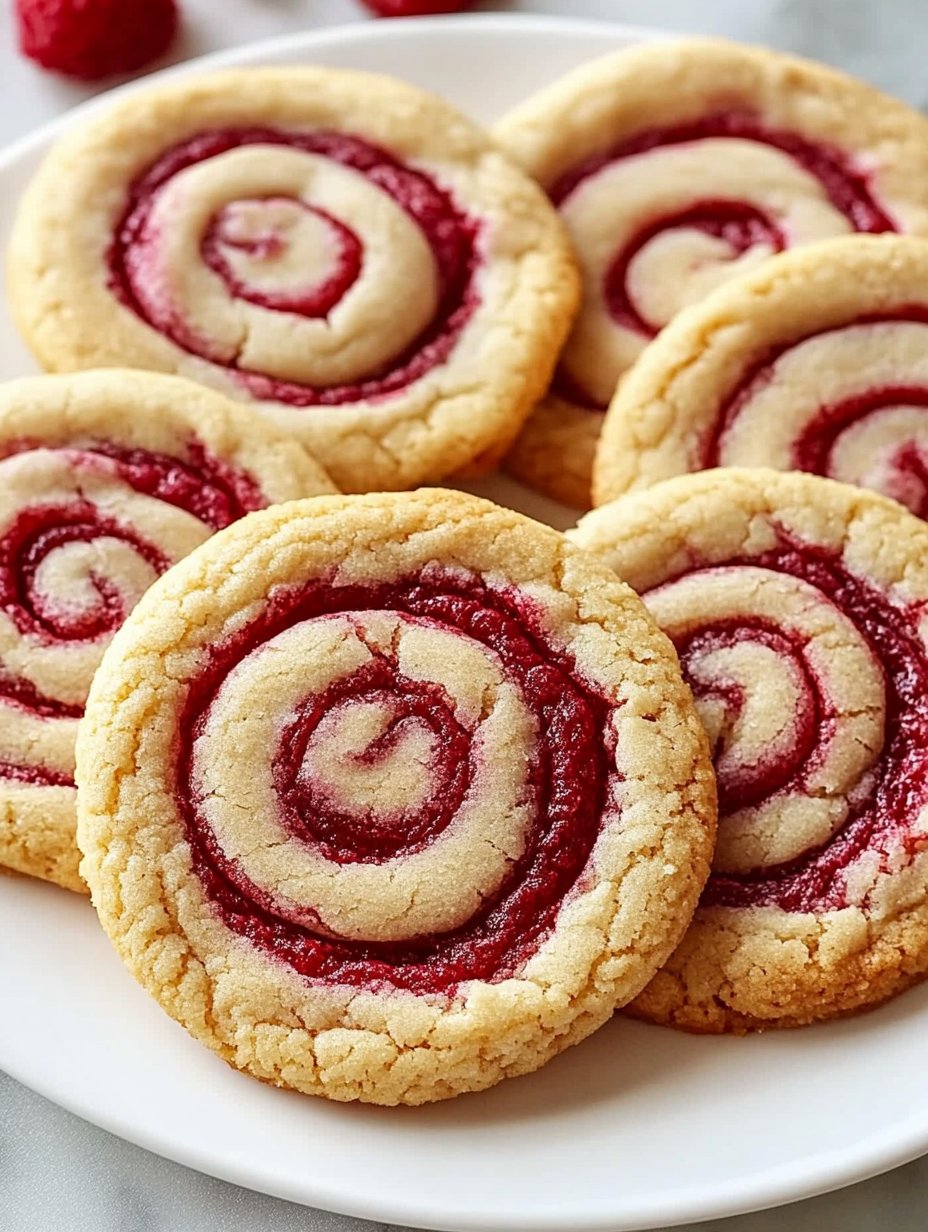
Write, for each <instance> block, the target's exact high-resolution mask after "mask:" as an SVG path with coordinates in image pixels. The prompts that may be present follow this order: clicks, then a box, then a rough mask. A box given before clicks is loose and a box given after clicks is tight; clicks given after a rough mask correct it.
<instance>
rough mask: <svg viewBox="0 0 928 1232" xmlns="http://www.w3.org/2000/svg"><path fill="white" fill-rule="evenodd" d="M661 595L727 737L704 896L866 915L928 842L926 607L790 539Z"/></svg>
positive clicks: (716, 742)
mask: <svg viewBox="0 0 928 1232" xmlns="http://www.w3.org/2000/svg"><path fill="white" fill-rule="evenodd" d="M778 539H779V541H778V543H777V544H776V545H775V546H774V547H772V548H770V549H769V550H766V551H764V552H762V553H760V554H758V555H757V556H754V557H751V558H750V559H742V560H733V561H730V562H727V563H725V562H720V563H716V564H714V565H712V566H711V567H706V568H696V569H693V570H691V571H689V572H687V573H684V574H682V575H680V576H678V577H676V578H675V579H674V580H672V581H668V582H666V583H664V584H663V585H660V586H658V587H656V588H655V589H653V590H652V591H650V592H649V594H648V595H647V597H646V601H647V604H648V606H649V608H650V609H651V611H652V612H653V614H654V615H655V617H656V618H657V620H658V623H660V624H661V625H662V627H663V628H664V630H665V632H667V633H668V634H669V635H670V637H671V640H672V641H673V642H674V644H675V646H676V647H677V651H678V653H679V655H680V659H681V662H682V665H683V670H684V675H685V676H686V678H687V680H688V682H689V683H690V685H691V687H692V688H693V691H694V694H695V696H696V702H697V708H698V709H699V712H700V716H701V718H702V720H703V723H704V725H705V727H706V729H707V731H708V733H709V736H710V740H711V742H712V744H713V746H714V756H715V763H716V772H717V776H718V782H719V797H720V830H719V844H718V849H717V856H716V860H715V865H714V870H715V871H714V872H713V875H712V878H711V879H710V882H709V885H708V887H707V889H706V892H705V894H704V896H703V899H702V903H703V905H704V906H713V905H715V906H726V907H741V908H744V907H752V906H775V907H779V908H781V909H782V910H784V911H790V912H823V911H830V910H834V909H838V908H841V907H846V906H848V905H850V904H855V905H859V906H862V907H864V908H865V909H866V906H867V903H868V897H869V895H870V894H871V893H872V891H873V887H874V884H875V881H876V879H877V878H878V877H879V876H880V875H882V874H886V873H894V872H897V871H899V870H900V869H902V868H904V867H905V866H906V865H907V864H908V863H909V862H910V860H911V858H912V857H913V855H914V854H915V853H917V852H919V851H921V850H923V849H924V848H925V847H926V846H928V754H926V737H928V650H926V645H925V641H924V638H923V636H922V632H921V630H920V622H921V620H922V611H921V608H920V607H919V606H918V605H912V606H907V605H906V604H905V603H904V602H902V601H901V600H899V601H897V600H896V599H895V598H894V597H893V596H892V594H891V592H888V591H886V590H884V589H882V588H880V587H878V586H876V585H875V584H873V583H871V582H869V581H868V580H866V579H865V578H863V577H862V576H859V575H858V574H857V573H856V572H852V571H851V570H850V569H849V568H848V565H847V563H846V561H844V560H843V559H842V558H841V556H840V555H838V554H837V553H835V552H832V551H830V550H825V549H823V548H820V547H817V546H814V545H810V544H808V543H805V542H801V541H799V540H797V539H795V538H791V537H790V536H789V535H787V534H786V533H785V532H781V533H779V536H778Z"/></svg>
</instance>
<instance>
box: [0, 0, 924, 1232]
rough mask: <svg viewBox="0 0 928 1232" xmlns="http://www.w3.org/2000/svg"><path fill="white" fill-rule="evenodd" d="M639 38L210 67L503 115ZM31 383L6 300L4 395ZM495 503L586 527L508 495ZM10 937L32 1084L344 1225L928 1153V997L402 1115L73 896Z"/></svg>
mask: <svg viewBox="0 0 928 1232" xmlns="http://www.w3.org/2000/svg"><path fill="white" fill-rule="evenodd" d="M642 37H646V35H644V34H643V33H642V32H634V31H629V30H623V29H620V28H617V27H614V26H602V25H593V24H590V23H577V22H568V21H564V22H557V21H553V20H550V19H542V18H511V17H503V16H496V17H493V16H488V17H472V18H470V19H465V20H463V21H438V20H433V21H430V22H428V21H427V22H422V23H414V24H412V23H410V24H406V23H393V24H391V23H385V24H374V23H371V24H370V25H363V26H352V27H349V28H346V29H343V30H332V31H328V32H325V33H318V32H317V33H309V34H307V35H305V36H303V37H300V38H288V39H287V40H285V41H279V42H274V43H265V44H262V45H260V46H257V47H253V48H249V49H245V50H243V51H237V52H235V53H234V54H232V55H223V56H221V57H214V58H213V59H211V60H210V61H209V63H210V64H211V65H219V64H259V63H264V64H266V63H292V62H295V61H317V62H320V63H324V64H333V65H343V66H350V67H354V68H366V69H376V70H379V71H382V72H386V73H394V74H396V75H397V76H401V77H406V78H408V79H409V80H410V81H414V82H416V83H417V84H419V85H422V86H426V87H428V88H430V89H433V90H437V91H439V92H441V93H444V94H445V95H447V96H448V97H449V98H450V99H451V100H453V101H454V102H456V103H458V104H459V105H460V106H461V107H463V108H464V109H465V110H466V111H469V112H471V113H472V114H473V115H474V116H476V117H478V118H481V119H489V118H491V117H492V116H493V115H494V114H495V113H498V112H500V111H502V110H504V109H505V108H506V107H508V106H509V105H510V104H512V103H514V102H515V101H516V100H517V99H519V98H520V97H522V96H523V95H525V94H527V93H529V92H530V91H531V90H534V89H536V88H537V87H538V86H540V85H542V84H543V83H545V82H546V81H548V80H550V79H551V78H552V77H554V76H556V75H558V74H560V73H562V72H564V71H565V70H567V69H569V68H572V67H573V66H574V65H576V64H578V63H580V62H582V61H583V60H584V59H587V58H589V57H591V56H594V55H597V54H599V53H601V52H603V51H606V50H608V49H609V48H613V47H619V46H622V45H624V44H627V43H629V42H632V41H635V40H636V39H638V38H642ZM652 37H656V36H652ZM201 65H202V62H200V64H197V65H192V66H184V67H183V68H181V69H180V70H173V73H174V74H175V75H178V74H182V73H186V72H189V71H191V70H192V69H196V68H199V67H201ZM129 88H132V87H129ZM98 105H99V104H98V103H96V102H95V103H92V104H90V105H89V106H90V107H95V106H98ZM84 110H86V108H85V109H84ZM60 127H61V126H60V125H55V126H54V127H53V128H50V129H46V130H44V131H43V132H40V133H38V134H37V135H36V136H34V137H32V138H29V139H27V140H26V141H24V142H20V143H19V144H18V145H17V146H15V147H13V148H12V149H10V150H9V151H8V152H7V153H6V154H5V155H3V156H2V157H0V245H2V246H4V247H5V244H6V237H7V233H8V230H9V226H10V222H11V217H12V212H13V209H14V207H15V202H16V199H17V197H18V195H19V192H20V190H21V189H22V187H23V185H24V184H25V182H26V180H27V178H28V177H29V175H30V173H31V172H32V170H33V168H34V167H35V166H36V164H37V163H38V161H39V159H40V157H41V156H42V154H43V153H44V152H45V150H46V149H47V147H48V145H49V142H50V141H51V139H52V137H53V136H54V134H55V133H56V132H57V131H59V129H60ZM32 368H33V365H32V363H31V361H30V360H29V357H28V355H27V353H26V350H25V348H24V347H23V345H22V343H21V342H20V341H19V340H18V338H17V337H16V335H15V333H14V331H13V329H12V326H11V325H10V323H9V319H8V316H7V314H6V311H5V307H3V306H2V305H0V376H2V377H10V376H15V375H19V374H21V373H24V372H28V371H31V370H32ZM481 488H482V490H483V491H485V492H487V493H488V494H490V495H492V496H494V497H496V498H497V499H499V500H501V501H505V502H508V503H512V504H517V505H519V506H520V507H521V508H524V509H525V510H526V511H527V512H531V513H533V514H535V515H536V516H547V517H548V518H549V519H550V520H552V521H555V522H557V523H559V524H560V525H566V524H567V523H568V522H569V521H570V520H571V518H570V515H569V514H566V513H565V511H563V510H559V509H558V507H557V506H551V505H549V504H548V505H546V504H544V503H539V502H538V500H537V499H532V498H529V497H528V494H527V493H525V492H524V490H521V489H519V488H518V485H515V484H512V483H511V482H509V481H505V480H501V479H499V478H492V479H490V480H488V481H485V482H484V483H483V484H482V485H481ZM0 936H2V937H3V938H4V946H3V949H2V952H0V989H2V990H3V991H2V1004H3V1013H2V1014H0V1065H2V1067H3V1068H5V1069H7V1070H8V1071H9V1072H10V1073H11V1074H12V1075H13V1076H14V1077H16V1078H18V1079H20V1080H21V1081H22V1082H25V1083H26V1084H27V1085H29V1086H31V1087H34V1088H35V1089H36V1090H37V1091H40V1092H41V1093H42V1094H44V1095H46V1096H48V1097H49V1098H51V1099H53V1100H55V1101H56V1102H58V1103H60V1104H62V1105H64V1106H65V1107H66V1108H70V1109H71V1110H72V1111H74V1112H77V1113H80V1114H81V1115H82V1116H84V1117H86V1118H87V1119H88V1120H91V1121H94V1122H96V1123H97V1124H98V1125H102V1126H103V1127H104V1128H106V1129H109V1130H112V1131H113V1132H114V1133H117V1134H119V1135H120V1136H122V1137H124V1138H128V1139H129V1140H131V1141H132V1142H136V1143H139V1144H140V1145H141V1146H144V1147H148V1148H149V1149H150V1150H153V1151H156V1152H158V1153H159V1154H162V1155H166V1156H168V1157H170V1158H171V1159H175V1160H178V1161H180V1162H181V1163H185V1164H188V1165H190V1166H192V1167H194V1168H198V1169H200V1170H202V1171H204V1172H208V1173H211V1174H213V1175H215V1176H219V1177H224V1178H226V1179H227V1180H231V1181H236V1182H238V1183H239V1184H243V1185H247V1186H250V1187H252V1188H254V1189H259V1190H263V1191H265V1192H267V1193H272V1194H277V1195H279V1196H281V1197H285V1198H290V1199H293V1200H295V1201H298V1202H304V1203H307V1204H310V1205H314V1206H320V1207H325V1208H328V1209H331V1210H336V1211H342V1212H345V1213H347V1214H353V1215H360V1216H366V1217H368V1218H370V1219H376V1220H381V1221H389V1222H393V1223H402V1224H414V1225H418V1226H423V1227H432V1228H442V1229H481V1230H484V1232H502V1230H503V1229H539V1230H541V1229H548V1230H551V1232H554V1230H558V1232H585V1230H587V1229H590V1230H592V1229H616V1230H618V1229H633V1228H651V1227H660V1226H666V1225H669V1224H675V1223H682V1222H686V1221H690V1220H698V1219H708V1218H711V1217H714V1216H720V1215H727V1214H732V1213H735V1212H739V1211H746V1210H751V1209H756V1208H758V1207H762V1206H769V1205H773V1204H775V1203H778V1202H786V1201H789V1200H790V1199H793V1198H799V1197H805V1196H808V1195H810V1194H813V1193H818V1192H821V1191H823V1190H826V1189H829V1188H835V1187H837V1186H839V1185H844V1184H847V1183H849V1182H851V1181H855V1180H859V1179H861V1178H863V1177H865V1176H868V1175H872V1174H873V1173H876V1172H879V1171H882V1170H884V1169H886V1168H889V1167H892V1166H893V1165H894V1164H899V1163H903V1162H904V1161H906V1160H908V1159H911V1158H913V1157H915V1156H916V1155H919V1154H921V1153H922V1152H924V1151H926V1150H928V1065H926V1064H925V1056H926V1051H925V1028H926V1025H928V986H926V987H924V988H922V989H921V990H918V991H915V992H913V993H909V994H908V995H907V996H904V997H902V998H900V999H899V1000H897V1001H895V1002H894V1003H892V1004H891V1005H889V1006H887V1007H886V1008H884V1009H882V1010H879V1011H877V1012H876V1013H874V1014H870V1015H868V1016H865V1017H862V1018H858V1019H855V1020H851V1021H848V1022H843V1023H839V1024H834V1025H829V1026H827V1027H817V1028H811V1029H808V1030H805V1031H798V1032H792V1033H790V1032H787V1033H783V1034H777V1033H775V1032H774V1033H771V1034H769V1035H765V1036H757V1037H753V1038H749V1039H740V1040H739V1039H713V1038H695V1037H689V1036H684V1035H677V1034H675V1033H673V1032H670V1031H664V1030H660V1029H658V1028H651V1027H646V1026H643V1025H641V1024H637V1023H631V1022H625V1021H620V1020H616V1021H615V1022H613V1023H612V1024H610V1025H609V1026H607V1027H606V1028H604V1029H603V1030H602V1031H600V1032H599V1034H598V1035H596V1036H595V1037H594V1038H593V1039H591V1040H589V1041H588V1042H587V1043H585V1044H583V1045H582V1046H581V1047H579V1048H576V1049H573V1050H571V1051H570V1052H569V1053H567V1054H566V1055H564V1056H563V1057H561V1058H559V1059H558V1060H556V1061H554V1062H553V1063H552V1064H551V1065H549V1066H548V1067H547V1068H546V1069H544V1070H542V1071H541V1072H540V1073H538V1074H535V1075H532V1076H531V1077H528V1078H521V1079H518V1080H515V1081H512V1082H507V1083H504V1084H503V1085H502V1086H500V1087H497V1088H496V1089H495V1090H493V1091H490V1092H487V1093H485V1094H482V1095H477V1096H468V1097H466V1098H464V1099H459V1100H455V1101H453V1102H452V1103H448V1104H440V1105H435V1106H432V1107H427V1108H421V1109H396V1110H386V1109H374V1108H365V1107H360V1106H352V1107H349V1106H342V1105H334V1104H327V1103H325V1102H324V1101H322V1100H314V1099H308V1098H305V1097H301V1096H298V1095H293V1094H290V1093H285V1092H282V1091H277V1090H273V1089H272V1088H270V1087H267V1086H263V1085H262V1084H260V1083H257V1082H253V1081H252V1080H250V1079H248V1078H245V1077H243V1076H241V1075H239V1074H236V1073H234V1072H233V1071H232V1070H230V1069H227V1068H226V1067H225V1066H224V1065H223V1064H222V1063H221V1062H220V1061H218V1060H217V1059H216V1058H214V1057H213V1056H212V1054H211V1053H209V1052H207V1051H206V1050H205V1049H204V1048H202V1047H200V1045H198V1044H196V1043H194V1042H193V1041H192V1040H191V1039H190V1038H189V1037H188V1036H187V1035H186V1033H185V1032H184V1031H183V1030H182V1029H181V1028H180V1027H178V1026H176V1025H175V1024H174V1023H173V1022H171V1021H169V1020H168V1019H167V1018H166V1017H165V1016H164V1015H163V1014H162V1013H161V1011H160V1010H159V1009H158V1008H157V1006H156V1005H155V1004H154V1002H152V1001H150V1000H149V999H148V997H147V996H146V995H145V994H144V993H143V992H142V991H141V990H140V989H139V988H138V987H136V985H135V984H134V983H133V981H132V980H131V978H130V977H129V976H128V974H127V973H126V972H125V971H124V970H123V968H122V966H121V965H120V963H119V961H118V959H117V958H116V956H115V954H114V953H113V951H112V950H111V949H110V946H109V943H108V942H107V941H106V939H105V938H104V936H103V934H102V933H101V932H100V931H99V929H98V927H97V925H96V921H95V917H94V915H93V912H92V910H91V908H90V907H89V905H88V904H87V903H86V902H83V901H80V900H79V899H77V898H75V897H73V896H71V895H68V894H65V893H63V892H61V891H57V890H55V889H53V888H52V887H50V886H45V885H40V884H33V883H30V882H28V881H16V880H9V879H6V878H3V879H2V884H0Z"/></svg>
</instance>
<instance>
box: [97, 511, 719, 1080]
mask: <svg viewBox="0 0 928 1232" xmlns="http://www.w3.org/2000/svg"><path fill="white" fill-rule="evenodd" d="M78 779H79V783H80V790H79V812H80V822H79V842H80V845H81V848H82V850H83V851H84V853H85V858H84V861H83V863H82V865H81V868H82V871H83V873H84V875H85V877H86V878H87V880H88V882H89V884H90V886H91V889H92V892H93V898H94V904H95V906H96V908H97V911H98V913H99V915H100V919H101V921H102V923H103V926H104V928H105V929H106V931H107V933H108V934H109V936H110V938H111V939H112V941H113V943H114V945H115V946H116V948H117V950H118V951H119V953H120V955H121V956H122V958H123V959H124V960H125V962H126V963H127V965H128V966H129V968H130V970H131V971H132V972H133V974H134V975H135V976H136V978H137V979H138V980H139V981H140V982H141V983H142V984H143V985H144V986H145V987H146V988H147V989H148V990H149V992H151V993H152V994H153V995H154V996H155V997H156V998H157V1000H158V1001H159V1002H160V1003H161V1005H162V1006H163V1007H164V1009H166V1010H167V1011H168V1013H170V1014H171V1015H173V1017H175V1018H176V1019H178V1020H179V1021H180V1022H181V1023H183V1024H184V1026H186V1027H187V1028H188V1030H190V1031H191V1033H192V1034H193V1035H194V1036H196V1037H197V1038H198V1039H200V1040H202V1041H203V1042H204V1043H206V1044H208V1045H209V1046H210V1047H211V1048H213V1049H214V1050H215V1051H216V1052H218V1053H219V1054H220V1056H222V1057H223V1058H224V1059H225V1060H226V1061H228V1062H230V1063H231V1064H232V1065H235V1066H237V1067H238V1068H241V1069H243V1070H246V1071H248V1072H249V1073H251V1074H253V1075H254V1076H256V1077H258V1078H261V1079H264V1080H266V1081H269V1082H273V1083H277V1084H278V1085H281V1086H288V1087H293V1088H296V1089H297V1090H300V1091H304V1092H308V1093H311V1094H316V1095H325V1096H328V1097H329V1098H332V1099H338V1100H350V1099H361V1100H366V1101H370V1102H374V1103H383V1104H396V1103H411V1104H416V1103H423V1102H425V1101H428V1100H435V1099H443V1098H446V1097H448V1096H452V1095H456V1094H458V1093H460V1092H464V1091H470V1090H477V1089H481V1088H483V1087H487V1086H491V1085H492V1084H493V1083H495V1082H497V1081H499V1080H500V1079H501V1078H504V1077H506V1076H509V1075H515V1074H520V1073H525V1072H528V1071H530V1070H533V1069H536V1068H537V1067H538V1066H539V1065H541V1064H543V1063H544V1062H545V1061H546V1060H547V1059H548V1058H549V1057H551V1056H553V1055H554V1054H555V1053H557V1052H559V1051H561V1050H562V1049H563V1048H565V1047H567V1046H568V1045H569V1044H572V1043H575V1042H576V1041H578V1040H580V1039H582V1038H583V1037H584V1036H586V1035H588V1034H589V1033H590V1032H591V1031H593V1030H595V1029H596V1028H597V1027H598V1026H599V1025H600V1024H601V1023H603V1022H604V1021H605V1020H606V1019H607V1018H608V1017H609V1015H610V1014H611V1013H612V1011H613V1009H614V1008H615V1007H616V1006H617V1005H621V1004H623V1003H624V1002H626V1001H628V1000H629V999H630V998H631V997H633V996H634V995H635V994H636V993H638V992H639V991H640V990H641V988H642V987H643V986H644V985H645V983H646V982H647V981H648V979H650V977H651V976H652V975H653V973H654V972H655V971H656V970H657V968H658V967H659V966H660V964H661V963H662V962H663V961H664V960H665V958H666V957H667V956H668V955H669V953H670V952H671V950H672V948H673V946H674V945H675V944H676V942H677V941H678V940H679V938H680V937H681V936H682V934H683V931H684V930H685V928H686V924H687V922H688V919H689V917H690V915H691V912H692V909H693V907H694V906H695V902H696V899H697V898H698V895H699V892H700V890H701V888H702V885H703V884H704V880H705V877H706V876H707V874H708V865H709V860H710V857H711V846H712V841H713V838H714V829H715V826H714V821H715V814H714V808H715V799H714V784H713V781H712V773H711V767H710V764H709V759H708V751H707V747H706V743H705V736H704V733H703V732H702V730H701V728H700V724H699V721H698V718H697V717H696V714H695V712H694V710H693V708H692V700H691V698H690V697H689V694H688V691H687V689H686V688H685V686H684V684H683V682H682V680H681V678H680V674H679V669H678V667H677V664H676V661H675V659H674V656H673V652H672V649H671V647H670V645H669V643H668V642H667V641H666V639H665V638H664V637H663V635H662V634H661V633H660V632H659V631H658V630H657V628H656V627H655V626H654V624H653V622H652V621H651V619H650V618H649V617H648V615H647V613H646V611H645V609H644V607H643V605H642V604H641V603H640V601H639V600H638V599H637V597H636V596H634V595H633V594H632V592H631V591H630V590H628V588H627V587H625V586H623V585H622V584H621V583H619V582H618V581H617V579H616V578H615V576H614V575H613V574H612V573H611V572H610V571H609V570H608V569H607V568H606V567H605V565H603V564H601V563H600V562H599V561H597V560H596V559H595V558H593V557H590V556H588V555H587V554H586V553H582V552H580V551H579V550H578V549H576V548H573V547H572V546H571V545H570V544H568V543H567V542H566V540H565V539H564V538H563V536H561V535H558V534H556V533H555V532H554V531H551V530H549V529H548V528H547V527H542V526H540V525H539V524H538V523H535V522H531V521H529V520H528V519H527V518H523V517H521V516H520V515H518V514H516V513H513V512H511V511H510V510H504V509H500V508H498V507H496V506H494V505H491V504H489V503H488V502H486V501H482V500H477V499H476V498H474V497H468V496H464V495H461V494H460V493H454V492H443V491H434V490H431V491H430V490H424V491H420V492H417V493H412V494H406V495H400V496H385V495H378V496H369V497H340V498H338V497H336V498H322V499H320V500H317V501H314V502H297V503H294V504H292V505H289V506H284V507H281V508H278V509H274V510H269V511H268V512H266V513H263V514H258V515H255V516H254V517H251V518H248V519H246V520H245V521H244V522H242V523H240V524H239V525H238V526H236V527H232V528H231V529H230V530H228V531H225V532H223V533H222V534H221V535H217V536H216V537H215V538H214V539H213V540H212V541H211V542H210V543H208V544H206V545H205V546H204V547H203V548H201V549H200V550H199V551H197V552H195V553H194V554H193V555H192V556H190V557H189V558H188V559H187V560H186V561H184V562H182V564H181V565H179V566H178V567H177V568H175V569H173V570H171V572H170V574H168V575H167V576H166V577H164V578H163V579H162V580H161V582H160V583H159V584H157V585H156V586H155V587H153V588H152V590H151V591H150V592H149V593H148V595H147V596H146V598H145V599H144V600H143V601H142V602H141V604H140V605H139V606H138V608H136V610H135V612H134V613H133V616H132V617H131V618H130V620H129V621H128V622H127V624H126V625H125V626H124V627H123V629H122V630H121V631H120V634H119V635H118V636H117V638H116V639H115V640H114V642H113V645H112V647H111V648H110V651H109V652H108V654H107V656H106V659H105V661H104V664H103V666H102V667H101V669H100V672H99V673H98V675H97V678H96V680H95V683H94V687H93V691H92V696H91V701H90V703H89V705H88V711H87V719H86V721H85V724H84V725H83V726H82V729H81V737H80V741H79V750H78Z"/></svg>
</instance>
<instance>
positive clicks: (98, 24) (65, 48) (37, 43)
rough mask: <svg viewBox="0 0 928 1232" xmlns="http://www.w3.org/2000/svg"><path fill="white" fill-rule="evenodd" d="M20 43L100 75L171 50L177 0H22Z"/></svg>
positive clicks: (72, 73)
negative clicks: (169, 48)
mask: <svg viewBox="0 0 928 1232" xmlns="http://www.w3.org/2000/svg"><path fill="white" fill-rule="evenodd" d="M16 18H17V25H18V28H19V46H20V49H21V51H22V52H23V54H24V55H27V56H28V57H29V58H30V59H31V60H35V61H37V63H39V64H41V65H42V66H43V67H44V68H50V69H53V70H54V71H55V72H58V73H66V74H67V75H68V76H69V77H81V78H83V79H84V80H85V81H95V80H96V79H97V78H99V77H108V76H109V75H110V74H111V73H129V72H132V71H133V70H134V69H137V68H141V67H142V65H143V64H147V63H148V62H149V60H154V59H155V58H156V57H157V56H160V55H161V54H162V52H164V51H166V50H167V49H168V47H169V46H170V44H171V41H172V39H173V38H174V35H175V33H176V31H177V22H178V16H177V3H176V0H16Z"/></svg>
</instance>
